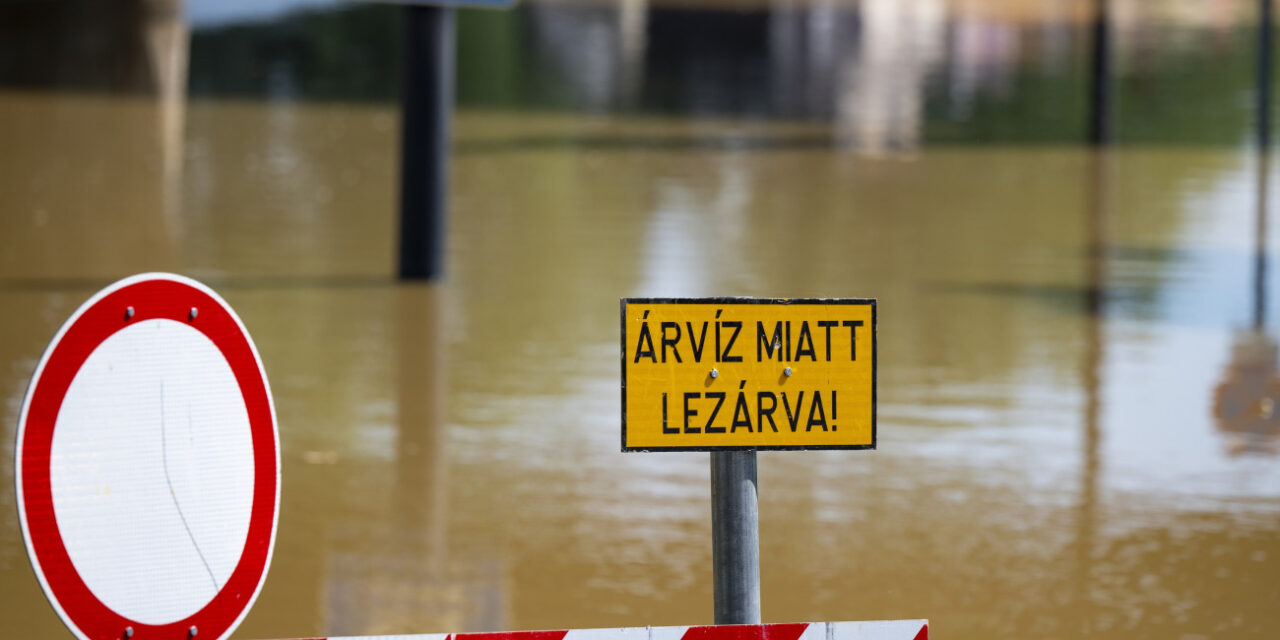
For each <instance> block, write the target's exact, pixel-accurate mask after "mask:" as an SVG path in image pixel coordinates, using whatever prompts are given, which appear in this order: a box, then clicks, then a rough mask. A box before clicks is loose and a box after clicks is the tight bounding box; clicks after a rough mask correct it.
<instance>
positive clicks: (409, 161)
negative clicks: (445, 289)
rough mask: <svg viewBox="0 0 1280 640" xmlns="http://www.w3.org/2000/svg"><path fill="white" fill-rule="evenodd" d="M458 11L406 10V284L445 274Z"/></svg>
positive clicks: (403, 236)
mask: <svg viewBox="0 0 1280 640" xmlns="http://www.w3.org/2000/svg"><path fill="white" fill-rule="evenodd" d="M454 34H455V27H454V10H453V8H452V7H434V6H422V5H410V6H406V7H405V8H404V45H403V46H404V55H403V64H404V72H403V76H402V78H403V80H402V85H401V87H400V93H401V97H400V104H401V118H402V123H401V141H400V152H401V154H400V268H399V274H400V277H401V278H402V279H407V280H435V279H437V278H440V277H441V276H443V275H444V249H445V246H444V239H445V230H446V224H445V222H446V219H447V218H446V214H447V213H448V203H449V199H448V191H449V170H448V169H449V120H450V115H451V114H452V111H453V77H454V64H455V62H454V51H455V49H454Z"/></svg>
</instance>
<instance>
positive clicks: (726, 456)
mask: <svg viewBox="0 0 1280 640" xmlns="http://www.w3.org/2000/svg"><path fill="white" fill-rule="evenodd" d="M711 554H712V572H713V573H714V575H715V622H716V624H760V507H759V500H758V494H757V488H756V452H755V451H712V452H711Z"/></svg>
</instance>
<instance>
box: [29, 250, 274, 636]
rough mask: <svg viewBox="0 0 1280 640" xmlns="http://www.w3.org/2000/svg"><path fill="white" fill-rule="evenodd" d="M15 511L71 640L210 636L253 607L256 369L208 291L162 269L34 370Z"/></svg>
mask: <svg viewBox="0 0 1280 640" xmlns="http://www.w3.org/2000/svg"><path fill="white" fill-rule="evenodd" d="M15 451H16V456H15V458H16V460H15V465H14V467H15V476H16V482H17V498H18V515H19V520H20V522H21V526H22V535H23V538H24V540H25V542H26V545H27V553H28V555H29V556H30V558H31V566H32V567H33V568H34V570H35V573H36V577H37V578H38V579H39V580H40V584H41V586H42V587H43V588H44V591H45V595H47V596H48V598H49V601H50V602H51V603H52V604H53V607H54V609H55V610H56V611H57V613H58V615H59V616H60V617H61V618H62V620H63V622H65V623H66V624H67V626H68V627H69V628H70V629H71V630H72V632H74V633H75V634H76V635H77V636H78V637H80V638H83V639H85V640H88V639H89V638H94V639H99V638H126V637H130V638H134V639H137V640H145V639H146V638H169V639H172V638H183V637H191V636H194V635H198V636H199V637H200V638H202V639H203V638H224V637H226V636H228V635H230V633H231V631H232V630H234V629H235V627H236V626H237V625H239V623H240V621H241V620H242V619H243V618H244V616H245V614H246V613H247V612H248V610H249V607H250V606H251V605H252V604H253V601H254V600H255V599H256V598H257V596H258V592H259V591H260V590H261V588H262V583H263V580H264V578H265V577H266V572H267V567H268V565H269V564H270V562H271V552H272V549H273V547H274V544H275V532H276V523H277V519H278V515H279V505H280V453H279V436H278V434H277V431H276V420H275V409H274V406H273V405H272V400H271V391H270V387H269V386H268V383H267V378H266V375H265V373H264V371H263V368H262V361H261V359H260V358H259V357H258V351H257V349H256V348H255V347H254V344H253V341H252V340H251V339H250V338H249V334H248V332H247V331H246V330H245V328H244V325H243V324H242V323H241V322H240V319H239V318H238V317H237V316H236V314H235V312H234V311H232V310H231V307H229V306H228V305H227V304H226V302H225V301H223V300H222V298H221V297H219V296H218V294H216V293H214V292H213V291H212V290H211V289H209V288H208V287H206V286H204V285H202V284H200V283H199V282H196V281H194V280H191V279H189V278H185V277H182V276H176V275H172V274H156V273H149V274H141V275H136V276H132V277H129V278H126V279H124V280H121V281H119V282H116V283H115V284H112V285H110V286H108V287H107V288H105V289H103V290H102V291H100V292H98V293H97V294H96V295H94V296H93V297H92V298H90V299H89V301H88V302H85V303H84V304H83V305H81V307H80V308H79V309H77V310H76V312H75V313H73V314H72V315H71V317H70V318H69V319H68V320H67V321H66V323H65V324H63V326H62V328H61V329H60V330H59V331H58V333H57V335H56V336H54V338H53V341H52V342H51V343H50V344H49V346H48V348H47V349H46V350H45V353H44V356H43V357H42V358H41V359H40V363H39V364H38V365H37V366H36V370H35V374H34V376H33V377H32V380H31V384H30V386H29V387H28V388H27V395H26V398H25V399H24V401H23V404H22V412H21V414H20V417H19V422H18V442H17V448H16V449H15Z"/></svg>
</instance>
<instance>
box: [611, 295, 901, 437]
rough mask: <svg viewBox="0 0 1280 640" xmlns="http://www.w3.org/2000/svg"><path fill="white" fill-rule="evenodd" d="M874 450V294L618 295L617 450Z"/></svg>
mask: <svg viewBox="0 0 1280 640" xmlns="http://www.w3.org/2000/svg"><path fill="white" fill-rule="evenodd" d="M875 446H876V301H875V300H870V299H861V298H853V299H850V298H839V299H763V298H688V299H680V298H675V299H671V298H625V299H623V300H622V450H623V451H716V450H726V449H759V450H767V449H874V448H875Z"/></svg>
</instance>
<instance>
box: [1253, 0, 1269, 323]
mask: <svg viewBox="0 0 1280 640" xmlns="http://www.w3.org/2000/svg"><path fill="white" fill-rule="evenodd" d="M1258 5H1259V11H1258V211H1257V218H1258V219H1257V228H1256V230H1255V238H1256V239H1255V242H1257V246H1256V247H1255V248H1254V265H1253V269H1254V273H1253V287H1254V291H1253V328H1254V329H1257V330H1262V328H1263V326H1264V325H1265V324H1266V322H1267V195H1268V194H1267V174H1268V172H1269V171H1270V164H1271V163H1270V160H1271V31H1272V27H1273V25H1272V16H1271V0H1259V2H1258Z"/></svg>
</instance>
